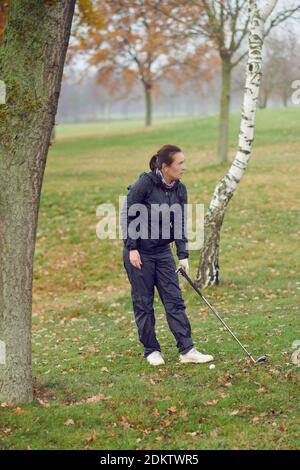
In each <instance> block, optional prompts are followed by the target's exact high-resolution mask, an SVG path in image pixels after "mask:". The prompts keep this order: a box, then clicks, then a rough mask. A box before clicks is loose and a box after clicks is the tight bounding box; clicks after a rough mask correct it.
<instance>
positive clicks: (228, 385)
mask: <svg viewBox="0 0 300 470" xmlns="http://www.w3.org/2000/svg"><path fill="white" fill-rule="evenodd" d="M223 387H226V388H229V387H232V383H231V382H227V383H226V384H224V385H223Z"/></svg>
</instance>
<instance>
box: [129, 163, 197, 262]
mask: <svg viewBox="0 0 300 470" xmlns="http://www.w3.org/2000/svg"><path fill="white" fill-rule="evenodd" d="M127 189H129V192H128V194H127V211H125V208H124V205H123V208H122V210H121V226H122V230H123V238H124V245H125V246H126V248H128V249H129V250H135V249H136V250H139V251H141V252H142V253H143V252H145V253H153V254H154V253H159V252H162V251H163V250H165V249H166V247H167V245H168V244H169V243H171V242H173V241H174V240H175V244H176V252H177V256H178V258H179V259H184V258H187V257H188V256H189V252H188V244H187V242H188V241H187V236H186V235H187V227H186V226H187V224H186V219H187V218H186V210H185V208H184V204H187V190H186V187H185V185H184V184H183V183H181V181H180V180H177V181H176V182H175V184H174V185H173V187H172V188H170V189H167V188H165V186H164V185H163V183H162V181H161V179H160V177H159V176H157V175H156V173H155V170H154V171H150V172H149V173H146V172H144V173H141V175H140V176H139V178H138V179H137V180H136V181H135V182H134V183H133V184H132V185H130V186H128V188H127ZM125 202H126V199H125ZM136 203H141V204H143V205H144V206H145V207H146V209H147V221H148V227H144V228H145V229H146V230H147V229H148V239H145V238H144V237H143V236H139V237H138V238H137V239H134V238H131V237H130V236H129V235H130V234H128V226H129V224H130V223H131V222H132V221H133V220H134V219H136V218H138V217H139V212H138V213H136V214H135V215H128V211H129V208H130V207H131V206H132V205H133V204H136ZM153 204H154V205H160V204H167V205H168V206H169V207H170V206H172V205H173V204H180V206H181V213H180V211H178V215H179V216H180V217H181V219H179V220H180V222H181V230H180V232H181V233H180V237H177V235H178V232H177V233H175V235H176V238H175V237H174V213H173V211H170V216H171V217H170V222H171V224H170V236H169V237H168V238H165V234H164V237H162V214H161V212H160V211H158V212H157V217H158V220H159V224H158V231H157V235H156V238H155V239H154V238H151V215H153V212H152V214H151V205H153ZM156 207H157V206H156ZM177 207H178V206H177ZM174 208H175V211H176V206H174ZM133 209H134V208H133ZM153 209H154V206H153V208H152V211H153ZM175 219H176V216H175ZM177 220H178V219H177ZM145 223H146V222H145ZM124 226H126V228H127V237H125V234H124ZM156 226H157V224H156ZM164 227H165V222H164Z"/></svg>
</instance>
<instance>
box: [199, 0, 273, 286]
mask: <svg viewBox="0 0 300 470" xmlns="http://www.w3.org/2000/svg"><path fill="white" fill-rule="evenodd" d="M276 3H277V0H269V1H267V2H266V3H265V6H264V8H263V9H259V8H258V7H257V2H256V1H255V0H249V20H248V23H249V39H248V62H247V67H246V78H245V92H244V100H243V107H242V116H241V125H240V132H239V140H238V150H237V153H236V156H235V158H234V160H233V162H232V165H231V166H230V168H229V171H228V172H227V174H226V175H225V176H224V177H223V178H222V179H221V180H220V181H219V183H218V184H217V186H216V188H215V190H214V194H213V197H212V200H211V202H210V205H209V209H208V211H207V213H206V215H205V222H204V223H205V228H204V245H203V249H202V256H201V259H200V263H199V268H198V273H197V279H196V282H197V284H198V286H201V287H207V286H210V285H213V284H219V283H220V279H221V276H220V268H219V245H220V233H221V227H222V224H223V219H224V214H225V209H226V207H227V205H228V203H229V201H230V199H231V198H232V197H233V195H234V193H235V190H236V188H237V185H238V183H239V182H240V181H241V179H242V177H243V175H244V172H245V170H246V168H247V165H248V162H249V159H250V157H251V151H252V143H253V137H254V125H255V112H256V108H257V102H258V95H259V87H260V82H261V75H262V48H263V43H264V38H265V35H264V27H265V24H266V20H267V18H268V17H269V15H270V14H271V13H272V11H273V10H274V8H275V6H276Z"/></svg>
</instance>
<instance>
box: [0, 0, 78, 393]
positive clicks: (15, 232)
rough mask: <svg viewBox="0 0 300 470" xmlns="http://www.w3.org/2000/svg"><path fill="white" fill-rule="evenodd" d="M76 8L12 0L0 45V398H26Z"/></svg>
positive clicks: (68, 0) (70, 0) (71, 0)
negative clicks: (39, 257) (51, 166)
mask: <svg viewBox="0 0 300 470" xmlns="http://www.w3.org/2000/svg"><path fill="white" fill-rule="evenodd" d="M74 7H75V0H64V1H58V0H54V1H52V0H51V1H46V0H45V1H40V0H28V1H26V2H25V1H23V0H11V1H10V5H9V17H8V24H7V28H6V31H5V37H4V43H3V46H2V48H1V49H0V78H1V79H2V80H3V81H4V83H5V85H6V91H7V98H6V103H5V104H4V105H0V343H1V344H0V346H1V357H0V401H9V402H25V401H30V400H31V399H32V370H31V313H32V274H33V258H34V248H35V239H36V227H37V220H38V210H39V203H40V194H41V186H42V180H43V175H44V170H45V165H46V158H47V153H48V147H49V142H50V137H51V131H52V128H53V125H54V120H55V115H56V110H57V103H58V97H59V94H60V87H61V79H62V73H63V66H64V62H65V55H66V51H67V47H68V41H69V36H70V29H71V24H72V18H73V13H74Z"/></svg>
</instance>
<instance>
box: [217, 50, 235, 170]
mask: <svg viewBox="0 0 300 470" xmlns="http://www.w3.org/2000/svg"><path fill="white" fill-rule="evenodd" d="M231 71H232V65H231V62H230V57H228V56H226V57H224V58H223V62H222V90H221V102H220V116H219V141H218V157H219V161H220V163H226V162H227V155H228V134H229V112H230V97H231Z"/></svg>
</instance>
